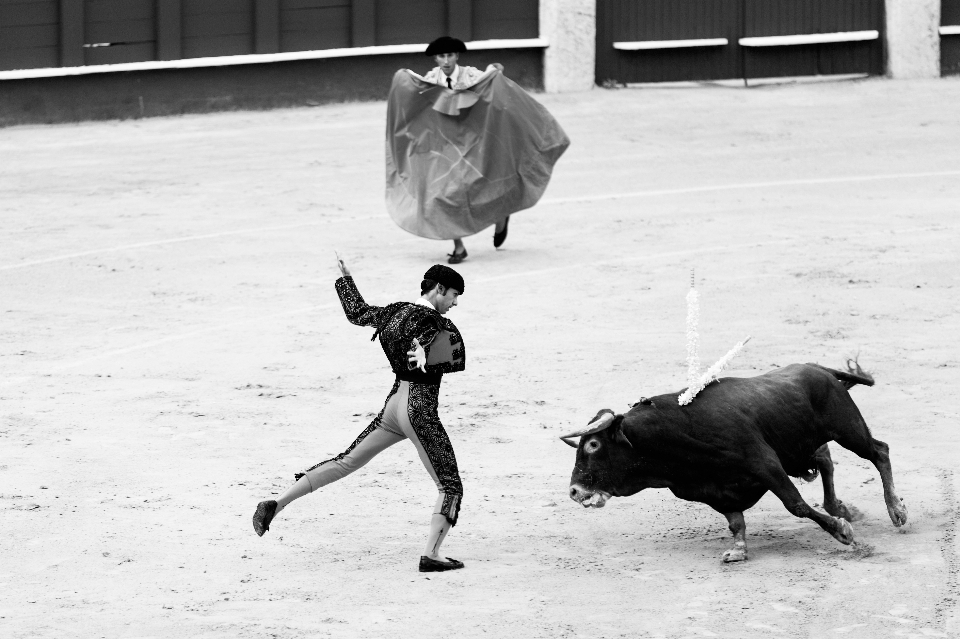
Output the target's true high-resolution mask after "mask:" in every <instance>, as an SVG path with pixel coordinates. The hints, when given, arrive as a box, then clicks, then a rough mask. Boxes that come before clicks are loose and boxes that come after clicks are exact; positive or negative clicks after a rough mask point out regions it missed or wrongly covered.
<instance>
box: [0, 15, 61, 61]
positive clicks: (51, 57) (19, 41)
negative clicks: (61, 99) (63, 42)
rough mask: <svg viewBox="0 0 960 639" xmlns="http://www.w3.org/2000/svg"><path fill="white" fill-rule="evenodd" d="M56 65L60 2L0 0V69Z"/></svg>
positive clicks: (58, 57) (58, 51) (57, 58)
mask: <svg viewBox="0 0 960 639" xmlns="http://www.w3.org/2000/svg"><path fill="white" fill-rule="evenodd" d="M59 65H60V2H59V1H58V0H0V71H6V70H8V69H37V68H42V67H56V66H59Z"/></svg>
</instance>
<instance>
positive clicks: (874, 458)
mask: <svg viewBox="0 0 960 639" xmlns="http://www.w3.org/2000/svg"><path fill="white" fill-rule="evenodd" d="M858 421H859V424H854V427H853V428H851V429H850V431H849V432H846V433H842V434H840V435H839V436H838V437H836V438H835V440H836V442H837V443H838V444H840V445H841V446H843V447H844V448H846V449H847V450H849V451H850V452H852V453H854V454H855V455H858V456H860V457H862V458H863V459H866V460H868V461H870V462H871V463H872V464H873V465H874V466H876V468H877V470H878V471H879V472H880V480H881V481H882V482H883V500H884V501H885V502H886V504H887V514H888V515H890V521H892V522H893V525H894V526H902V525H904V524H905V523H907V506H906V504H904V503H903V500H902V499H900V498H899V497H898V496H897V491H896V489H895V488H894V486H893V466H891V465H890V447H889V446H887V445H886V444H885V443H884V442H882V441H880V440H879V439H874V438H873V436H872V435H870V429H868V428H867V425H866V424H865V423H864V422H863V419H862V418H861V419H860V420H858Z"/></svg>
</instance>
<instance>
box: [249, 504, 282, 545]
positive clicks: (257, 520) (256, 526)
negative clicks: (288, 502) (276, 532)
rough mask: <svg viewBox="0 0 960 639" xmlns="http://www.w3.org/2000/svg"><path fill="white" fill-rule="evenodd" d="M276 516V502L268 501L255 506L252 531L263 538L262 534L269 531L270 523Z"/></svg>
mask: <svg viewBox="0 0 960 639" xmlns="http://www.w3.org/2000/svg"><path fill="white" fill-rule="evenodd" d="M276 514H277V502H275V501H274V500H272V499H270V500H267V501H261V502H260V503H259V504H257V511H256V512H255V513H253V530H254V531H255V532H256V533H257V535H259V536H260V537H263V533H265V532H267V531H268V530H270V522H271V521H273V518H274V516H275V515H276Z"/></svg>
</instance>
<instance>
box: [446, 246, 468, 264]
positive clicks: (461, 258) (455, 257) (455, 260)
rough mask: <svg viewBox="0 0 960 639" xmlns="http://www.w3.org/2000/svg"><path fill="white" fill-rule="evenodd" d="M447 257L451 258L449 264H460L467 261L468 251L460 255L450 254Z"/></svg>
mask: <svg viewBox="0 0 960 639" xmlns="http://www.w3.org/2000/svg"><path fill="white" fill-rule="evenodd" d="M447 255H448V257H449V258H450V259H448V260H447V264H459V263H460V262H462V261H464V260H465V259H467V249H463V251H462V252H460V253H457V252H456V251H454V252H453V253H448V254H447Z"/></svg>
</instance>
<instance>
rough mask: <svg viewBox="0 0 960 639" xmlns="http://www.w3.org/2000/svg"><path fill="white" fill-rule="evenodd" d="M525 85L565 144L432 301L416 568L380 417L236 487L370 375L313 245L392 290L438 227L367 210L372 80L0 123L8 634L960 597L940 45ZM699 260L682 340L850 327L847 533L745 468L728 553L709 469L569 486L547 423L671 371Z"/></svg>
mask: <svg viewBox="0 0 960 639" xmlns="http://www.w3.org/2000/svg"><path fill="white" fill-rule="evenodd" d="M538 99H540V100H541V101H542V102H543V103H544V104H546V105H547V107H548V108H549V109H550V110H551V111H552V112H553V113H554V114H555V115H556V117H557V118H558V119H559V120H560V122H561V123H562V124H563V126H564V127H565V128H566V130H567V133H568V134H569V135H570V137H571V139H572V141H573V143H572V145H571V147H570V150H569V151H568V153H567V155H566V156H565V157H564V158H562V159H561V161H560V163H559V164H558V166H557V169H556V172H555V174H554V181H553V183H552V184H551V186H550V188H549V189H548V191H547V194H546V197H545V198H544V200H543V201H542V202H541V204H540V205H538V206H537V207H536V208H534V209H532V210H530V211H526V212H523V213H521V214H518V215H516V216H515V217H514V218H513V221H512V224H511V227H510V236H509V239H508V240H507V242H506V244H505V245H504V247H503V250H500V251H494V249H493V247H492V246H491V241H490V237H491V235H492V229H491V230H490V231H489V232H485V233H483V234H482V235H479V236H475V237H471V238H467V240H466V244H467V248H468V249H469V251H470V258H469V260H468V261H467V262H465V263H464V264H463V265H462V268H461V269H460V270H461V272H462V273H463V274H464V276H465V277H466V281H467V287H466V288H467V290H466V292H465V295H464V296H463V298H462V300H461V304H460V306H459V307H457V308H456V309H454V310H453V311H452V314H451V315H450V317H451V318H452V319H453V320H454V321H455V322H456V323H457V325H458V326H459V327H460V328H461V329H462V331H463V333H464V336H465V338H466V343H467V346H468V366H467V370H466V371H465V372H463V373H460V374H457V375H452V376H449V377H448V378H447V380H446V381H445V382H444V391H443V394H442V396H441V402H442V403H441V416H442V418H443V419H444V422H445V424H446V425H447V429H448V431H449V433H450V436H451V438H452V440H453V443H454V446H455V448H456V451H457V455H458V458H459V461H460V467H461V469H462V471H463V478H464V484H465V497H464V502H463V504H464V505H463V511H462V516H461V520H460V524H459V525H458V526H457V528H456V529H455V530H454V531H453V533H451V535H450V536H449V538H448V540H447V543H446V544H445V546H444V550H445V551H446V554H448V555H450V556H452V557H457V558H459V559H462V560H463V561H465V562H466V564H467V569H465V570H462V571H459V572H456V573H447V574H442V575H422V574H420V573H418V572H417V560H418V557H419V555H420V554H421V551H422V546H423V543H424V540H425V536H426V527H427V523H428V519H429V514H430V509H431V507H432V504H433V501H434V498H435V489H434V487H433V484H432V482H431V481H430V479H429V477H428V476H427V474H426V472H424V470H423V468H422V466H421V465H420V463H419V461H418V459H417V457H416V453H415V451H414V448H413V447H412V446H411V445H409V443H402V444H400V445H398V446H396V447H394V448H393V449H391V450H389V451H387V452H386V453H384V454H383V455H382V456H381V457H379V458H377V459H376V460H375V461H374V462H373V463H372V464H371V465H369V466H368V467H366V468H365V469H363V470H362V471H361V472H359V473H357V474H356V475H354V476H352V477H350V478H348V479H347V480H345V481H343V482H340V483H339V484H336V485H333V486H331V487H329V488H328V489H326V490H324V491H322V492H320V493H315V494H313V495H310V496H309V497H307V498H305V499H303V500H301V501H298V502H296V503H294V504H293V505H292V506H291V507H290V508H288V509H287V510H286V511H285V512H284V513H283V514H282V515H281V517H279V518H278V519H277V520H276V521H275V523H274V524H273V526H272V529H271V531H270V532H269V533H267V534H266V535H265V536H264V537H263V538H262V539H261V538H258V537H257V536H256V535H255V534H254V532H253V530H252V528H251V524H250V517H251V515H252V513H253V510H254V507H255V505H256V503H257V502H258V501H259V500H261V499H265V498H267V497H268V496H270V495H273V494H277V493H279V492H280V491H281V490H282V489H283V488H284V487H286V486H287V485H289V483H290V482H291V481H292V475H293V473H294V472H295V471H298V470H300V469H303V468H304V467H306V466H308V465H312V464H313V463H315V462H317V461H320V460H322V459H325V458H328V457H330V456H332V455H334V454H336V453H339V452H340V451H341V450H343V449H344V448H345V447H346V446H347V445H348V444H349V443H350V442H351V441H353V439H354V437H355V436H356V435H357V434H358V433H359V432H360V430H361V429H362V428H363V427H364V426H365V425H366V424H367V423H368V422H369V420H370V418H371V417H372V416H373V415H374V414H375V413H376V412H377V411H379V410H380V408H381V406H382V402H383V399H384V397H385V395H386V393H387V391H388V390H389V388H390V384H391V377H390V374H389V372H388V370H387V368H386V365H385V362H384V360H383V355H382V353H381V352H380V349H379V347H378V346H377V345H375V344H371V343H370V341H369V339H370V331H369V330H367V329H359V328H356V327H354V326H351V325H350V324H349V323H347V321H346V320H345V319H344V317H343V313H342V311H341V310H340V308H339V304H338V302H337V299H336V296H335V293H334V289H333V281H334V279H335V267H334V258H333V250H334V249H336V250H338V251H340V253H341V255H342V256H344V258H345V259H346V260H347V262H348V264H349V265H350V266H351V268H352V270H353V271H354V275H355V277H356V280H357V282H358V285H359V287H360V290H361V291H362V292H363V293H364V295H365V296H366V298H367V300H368V301H370V302H371V303H386V302H389V301H394V300H396V299H407V298H412V297H415V295H416V293H417V290H416V287H417V285H418V283H419V279H420V276H421V273H422V272H423V271H424V270H425V269H426V268H427V267H428V266H429V265H430V264H432V263H434V262H437V261H441V260H442V259H444V254H445V253H447V252H449V250H450V248H451V247H450V246H448V243H441V242H431V241H428V240H422V239H419V238H415V237H412V236H409V235H407V234H405V233H404V232H403V231H401V230H399V229H398V228H397V227H396V226H395V225H394V224H393V223H392V222H391V221H390V219H389V218H388V216H387V214H386V212H385V210H384V206H383V201H382V200H383V197H382V192H383V140H382V137H383V129H384V115H385V104H384V103H373V104H351V105H339V106H328V107H318V108H312V109H302V110H285V111H273V112H267V113H228V114H219V115H206V116H196V117H193V116H191V117H182V118H171V119H156V120H144V121H129V122H108V123H90V124H81V125H77V126H50V127H22V128H12V129H5V130H0V157H2V162H0V242H2V244H0V246H2V252H0V313H2V321H3V323H2V331H0V372H2V378H0V513H2V514H0V522H2V528H3V534H2V535H0V556H2V558H3V561H2V568H0V636H3V637H16V638H25V637H56V638H62V637H107V638H114V637H122V638H133V637H157V638H170V637H217V638H220V637H222V638H233V637H284V638H286V637H350V638H353V637H397V638H404V639H407V638H410V637H458V638H473V637H495V638H496V637H544V638H555V637H583V638H586V637H595V638H600V637H604V638H606V637H629V638H631V639H632V638H635V637H670V638H681V637H729V638H731V639H734V638H736V639H740V638H744V637H751V638H752V637H758V638H759V637H764V638H766V637H796V638H820V637H834V636H837V637H869V638H875V637H948V636H949V637H957V636H960V612H958V602H960V576H958V570H960V559H958V554H960V545H958V539H957V518H958V511H957V499H958V497H957V495H958V491H960V473H958V469H957V461H958V459H960V430H958V417H960V406H958V401H957V388H958V385H960V343H958V338H957V335H958V333H960V296H958V292H960V257H958V252H960V251H958V247H960V217H958V214H960V145H958V144H957V142H958V140H960V118H958V117H957V104H960V81H957V80H941V81H918V82H905V81H901V82H891V81H885V80H870V81H862V82H848V83H826V84H817V85H792V86H771V87H764V88H755V89H750V90H744V89H742V88H736V89H734V88H723V87H716V86H712V87H700V88H670V89H664V88H658V89H628V90H620V91H606V90H595V91H593V92H591V93H586V94H576V95H540V96H538ZM691 268H696V273H697V279H698V289H699V290H700V293H701V304H702V316H701V335H702V351H701V352H702V356H703V359H704V360H705V364H709V363H712V362H713V361H714V360H715V359H717V358H719V357H720V356H721V355H723V354H724V353H725V352H726V351H727V349H729V348H730V346H732V345H733V344H734V343H735V342H736V341H737V340H739V339H741V338H743V337H744V336H746V335H752V336H753V341H751V342H750V344H749V345H748V347H747V348H746V350H745V352H744V353H743V354H742V355H741V356H740V357H739V358H738V359H737V360H735V368H736V370H734V371H732V374H737V375H753V374H757V373H760V372H764V371H767V370H770V369H771V368H774V367H776V366H781V365H785V364H788V363H791V362H819V363H822V364H825V365H829V366H840V365H842V362H843V360H844V358H846V357H848V356H853V355H856V354H857V353H859V356H860V362H861V363H862V364H863V366H864V367H865V368H866V369H868V370H869V371H871V372H872V373H873V374H874V375H875V377H876V379H877V385H876V386H875V387H873V388H863V387H857V388H856V389H854V390H853V391H852V395H853V397H854V399H855V400H856V402H857V403H858V405H859V406H860V409H861V411H862V412H863V414H864V416H865V417H866V419H867V422H868V423H869V424H870V425H871V427H872V429H873V431H874V434H875V436H876V437H877V438H879V439H882V440H884V441H886V442H888V443H889V444H890V447H891V449H892V459H893V465H894V474H895V477H896V480H897V487H898V490H899V492H900V494H901V495H902V496H903V497H904V499H905V501H906V502H907V505H908V507H909V513H910V517H911V521H910V523H909V525H908V526H907V527H906V528H905V529H903V530H898V529H895V528H894V527H893V526H892V525H891V523H890V521H889V520H888V518H887V515H886V511H885V507H884V504H883V498H882V494H881V488H880V480H879V476H878V474H877V473H876V471H875V470H874V469H873V468H872V467H870V466H868V465H867V463H866V462H864V461H862V460H860V459H859V458H856V457H854V456H853V455H852V454H850V453H848V452H846V451H844V450H842V449H840V448H839V447H837V446H834V447H833V451H834V458H835V460H836V461H837V464H838V468H837V479H836V482H837V489H838V492H839V494H840V496H841V498H842V499H844V500H845V501H846V502H848V503H852V504H854V505H856V506H857V507H858V508H859V509H860V511H861V512H862V513H863V519H862V520H860V521H856V522H855V523H854V530H855V533H856V535H857V537H858V540H859V544H858V545H856V546H852V547H848V546H842V545H840V544H839V543H837V542H836V541H834V540H833V539H832V538H831V537H829V536H828V535H827V534H826V533H824V532H823V531H822V530H821V529H820V528H819V527H817V526H816V525H815V524H814V523H812V522H810V521H808V520H799V519H797V518H795V517H793V516H791V515H790V514H789V513H788V512H787V511H786V510H785V509H784V508H783V507H782V505H781V504H780V503H779V502H778V501H777V500H776V499H775V498H774V497H772V496H770V495H768V496H767V497H765V498H764V499H763V500H762V501H761V502H760V503H759V504H758V505H757V506H756V507H755V508H753V509H751V510H750V511H748V512H747V513H746V519H747V534H748V543H749V547H750V560H749V561H748V562H746V563H744V564H740V565H723V564H722V563H721V562H720V555H721V554H722V552H723V551H724V550H725V549H726V548H728V547H729V546H730V540H729V533H728V531H727V529H726V521H725V520H724V519H723V517H722V516H720V515H719V514H717V513H715V512H713V511H712V510H710V509H709V508H708V507H706V506H703V505H700V504H691V503H687V502H682V501H680V500H678V499H676V498H674V497H673V496H672V495H671V494H670V493H669V492H667V491H662V490H661V491H646V492H644V493H641V494H639V495H635V496H633V497H630V498H624V499H614V500H612V501H611V502H610V504H608V506H607V507H606V508H605V509H603V510H584V509H582V508H580V507H579V506H578V505H576V504H575V503H573V502H572V501H570V499H569V498H568V497H567V487H568V483H569V476H570V472H571V470H572V467H573V460H574V452H573V450H572V449H570V448H568V447H567V446H565V445H564V444H563V443H562V442H561V441H560V440H559V439H557V436H558V435H560V434H562V432H563V431H565V430H567V429H570V428H572V427H576V426H580V425H582V424H584V423H585V422H586V420H587V419H588V418H589V417H591V416H592V415H593V414H594V413H595V412H596V411H597V410H598V409H600V408H603V407H611V408H613V409H615V410H618V411H623V410H626V408H627V405H628V403H632V402H634V401H636V400H637V399H639V398H640V396H641V395H654V394H658V393H662V392H667V391H672V390H677V389H680V388H681V387H682V386H683V385H684V381H685V364H684V355H685V351H684V348H685V338H684V318H685V302H684V296H685V294H686V290H687V286H688V279H689V272H690V269H691ZM707 360H709V361H707ZM801 491H802V493H803V495H804V496H805V497H806V498H807V499H808V501H809V502H810V503H811V504H814V503H817V504H818V503H819V502H820V495H821V493H820V482H819V480H817V481H815V482H814V483H813V484H809V485H805V486H803V487H802V488H801Z"/></svg>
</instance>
